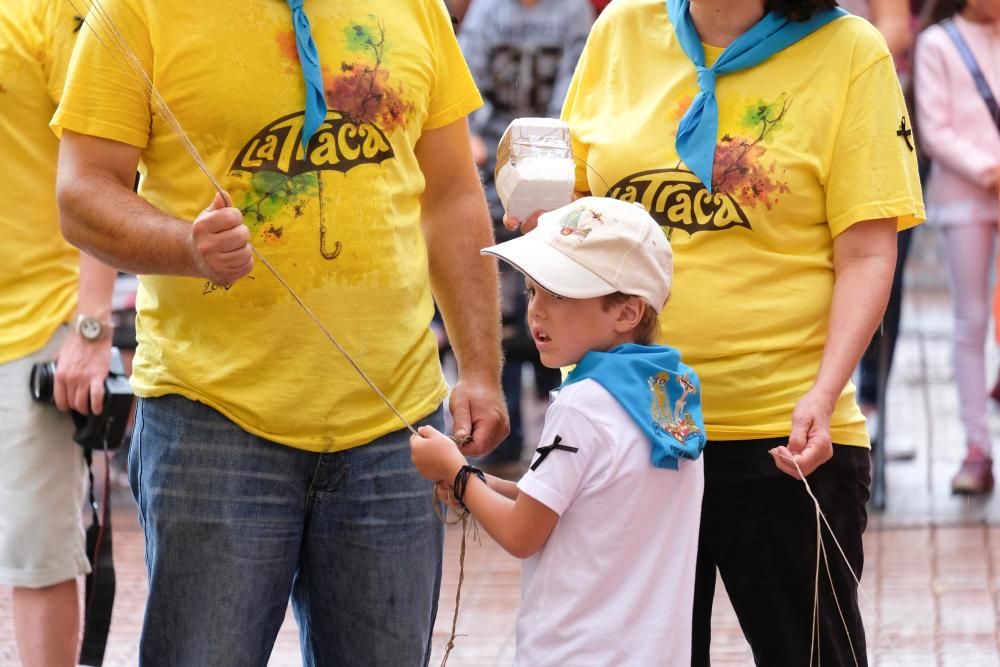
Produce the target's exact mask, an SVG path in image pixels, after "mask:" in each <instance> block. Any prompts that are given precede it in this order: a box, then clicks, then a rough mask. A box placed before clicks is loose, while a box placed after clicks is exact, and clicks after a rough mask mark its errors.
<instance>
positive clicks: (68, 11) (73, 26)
mask: <svg viewBox="0 0 1000 667" xmlns="http://www.w3.org/2000/svg"><path fill="white" fill-rule="evenodd" d="M75 15H76V12H74V11H73V7H72V5H70V3H69V2H68V1H67V0H50V1H49V3H48V7H47V8H46V10H45V13H44V14H43V15H42V16H41V21H42V25H41V35H42V39H43V41H44V44H45V48H44V53H45V61H44V64H43V70H44V72H45V85H46V87H47V88H48V91H49V97H51V98H52V102H53V103H54V104H59V100H60V98H61V97H62V92H63V86H64V85H65V83H66V69H67V68H68V67H69V60H70V57H71V56H72V55H73V44H74V43H75V42H76V33H77V31H78V29H79V28H80V27H81V26H82V25H83V24H82V22H78V21H75V20H74V18H73V17H74V16H75Z"/></svg>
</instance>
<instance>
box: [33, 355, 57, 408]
mask: <svg viewBox="0 0 1000 667" xmlns="http://www.w3.org/2000/svg"><path fill="white" fill-rule="evenodd" d="M55 379H56V363H55V362H54V361H47V362H44V363H40V364H35V365H34V366H32V367H31V397H32V398H34V399H35V400H36V401H39V402H43V403H51V402H52V388H53V386H54V384H55Z"/></svg>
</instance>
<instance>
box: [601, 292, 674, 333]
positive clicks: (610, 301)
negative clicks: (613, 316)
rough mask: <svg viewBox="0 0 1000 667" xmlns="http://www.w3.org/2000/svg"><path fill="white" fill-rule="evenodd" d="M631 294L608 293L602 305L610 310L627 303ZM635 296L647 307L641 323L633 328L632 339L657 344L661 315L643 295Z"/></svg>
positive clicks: (643, 312) (643, 311)
mask: <svg viewBox="0 0 1000 667" xmlns="http://www.w3.org/2000/svg"><path fill="white" fill-rule="evenodd" d="M631 296H632V295H631V294H625V293H624V292H615V293H613V294H606V295H605V296H603V297H601V299H602V301H601V307H603V308H604V310H605V311H607V310H610V309H611V308H612V306H615V305H618V304H620V303H625V302H626V301H628V299H629V298H630V297H631ZM635 298H637V299H639V300H640V301H642V304H643V305H644V306H645V308H643V310H642V318H641V319H640V320H639V323H638V324H636V325H635V328H634V329H632V340H633V342H635V343H637V344H639V345H655V344H656V341H657V339H658V338H659V337H660V318H659V315H657V313H656V310H655V309H654V308H653V307H652V306H650V305H649V303H648V302H647V301H646V300H645V299H643V298H642V297H635Z"/></svg>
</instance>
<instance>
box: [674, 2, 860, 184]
mask: <svg viewBox="0 0 1000 667" xmlns="http://www.w3.org/2000/svg"><path fill="white" fill-rule="evenodd" d="M689 5H690V0H667V15H668V16H669V17H670V22H671V23H673V24H674V32H675V33H676V34H677V40H678V41H679V42H680V44H681V48H682V49H684V53H685V54H687V57H688V58H690V59H691V62H692V63H694V66H695V69H696V70H697V71H698V95H697V96H695V98H694V101H692V103H691V107H690V108H689V109H688V110H687V113H685V114H684V117H683V118H681V122H680V125H679V126H678V128H677V155H678V156H680V158H681V160H683V161H684V163H685V164H686V165H687V166H688V169H690V170H691V171H692V172H694V174H695V176H697V177H698V178H699V179H700V180H701V182H702V183H704V185H705V187H706V188H708V191H709V192H711V191H712V166H713V165H714V163H715V138H716V135H717V134H718V132H719V106H718V103H717V102H716V99H715V78H716V77H717V76H719V75H720V74H729V73H730V72H736V71H738V70H742V69H747V68H748V67H753V66H755V65H759V64H760V63H762V62H764V61H765V60H767V59H768V58H770V57H771V56H773V55H774V54H775V53H778V52H779V51H781V50H782V49H784V48H786V47H788V46H791V45H792V44H794V43H795V42H797V41H799V40H800V39H802V38H803V37H805V36H806V35H809V34H810V33H812V32H814V31H815V30H817V29H819V28H822V27H823V26H825V25H826V24H827V23H829V22H830V21H832V20H834V19H836V18H839V17H841V16H846V15H847V12H846V11H844V10H843V9H840V8H839V7H834V8H832V9H827V10H825V11H822V12H819V13H818V14H816V15H814V16H813V17H812V18H811V19H809V20H808V21H791V20H789V19H787V18H784V17H782V16H779V15H778V14H775V13H774V12H768V13H767V15H766V16H764V18H762V19H761V20H760V21H758V22H757V24H756V25H754V26H753V27H752V28H750V29H749V30H747V31H746V32H745V33H743V34H742V35H740V36H739V37H737V38H736V39H735V40H733V43H732V44H730V45H729V46H727V47H726V50H725V51H723V52H722V55H720V56H719V59H718V60H716V61H715V63H714V64H713V65H712V66H711V67H705V49H704V47H702V45H701V38H700V37H699V36H698V31H697V30H695V27H694V23H693V22H692V21H691V12H690V11H689Z"/></svg>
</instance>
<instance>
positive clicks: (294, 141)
mask: <svg viewBox="0 0 1000 667" xmlns="http://www.w3.org/2000/svg"><path fill="white" fill-rule="evenodd" d="M304 119H305V114H304V112H301V111H300V112H297V113H292V114H288V115H287V116H282V117H281V118H278V119H277V120H275V121H273V122H271V123H270V124H268V125H267V126H266V127H265V128H264V129H262V130H261V131H260V132H258V133H257V134H256V135H254V136H253V138H251V139H250V141H248V142H247V144H246V145H245V146H244V147H243V149H242V150H241V151H240V152H239V153H238V154H237V156H236V159H235V160H234V161H233V164H232V166H231V167H230V171H231V172H234V173H237V172H242V173H244V174H247V177H244V178H246V180H247V181H248V189H247V191H246V193H244V194H243V196H242V198H241V199H240V201H238V202H237V206H238V207H239V208H240V210H241V212H242V213H243V217H244V220H245V221H246V223H247V225H248V226H249V227H250V229H251V231H252V232H254V233H256V234H257V235H258V237H259V238H260V239H261V240H264V241H266V242H271V243H280V242H281V241H282V239H283V237H284V235H285V233H286V231H287V230H286V229H285V226H284V225H282V226H280V227H279V226H275V224H274V223H273V222H272V221H273V220H274V218H275V217H277V216H278V215H280V214H283V213H287V212H288V211H290V212H291V216H292V221H293V222H294V220H295V219H296V218H300V217H303V216H304V215H305V210H306V208H307V207H309V206H310V205H312V203H313V202H314V201H315V202H317V205H318V206H319V224H320V230H319V231H320V254H321V255H322V256H323V257H324V258H326V259H335V258H336V257H337V255H339V254H340V251H341V247H342V246H341V243H340V242H339V241H337V242H336V243H335V244H334V245H333V247H332V248H329V247H327V239H326V235H327V227H326V217H327V216H326V201H325V200H326V197H325V196H324V195H325V193H324V191H323V174H322V172H323V171H338V172H341V173H343V174H346V173H347V172H348V171H350V170H351V169H353V168H354V167H357V166H358V165H361V164H379V163H381V162H383V161H385V160H387V159H389V158H391V157H393V156H394V152H393V150H392V146H391V145H390V144H389V139H388V138H387V137H386V135H385V133H384V132H383V131H382V130H381V129H379V128H378V127H377V126H375V125H374V124H371V123H360V124H359V123H355V122H353V121H352V120H351V119H350V118H349V117H348V116H347V115H346V114H345V113H344V112H342V111H337V110H331V111H328V112H327V115H326V119H325V120H324V121H323V123H322V124H320V126H319V128H318V129H317V131H316V133H315V134H314V135H313V136H312V137H311V138H310V140H309V144H308V145H307V146H306V147H305V148H303V147H302V127H303V122H304Z"/></svg>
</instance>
